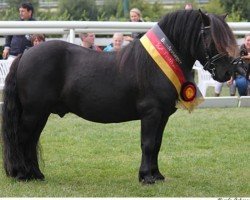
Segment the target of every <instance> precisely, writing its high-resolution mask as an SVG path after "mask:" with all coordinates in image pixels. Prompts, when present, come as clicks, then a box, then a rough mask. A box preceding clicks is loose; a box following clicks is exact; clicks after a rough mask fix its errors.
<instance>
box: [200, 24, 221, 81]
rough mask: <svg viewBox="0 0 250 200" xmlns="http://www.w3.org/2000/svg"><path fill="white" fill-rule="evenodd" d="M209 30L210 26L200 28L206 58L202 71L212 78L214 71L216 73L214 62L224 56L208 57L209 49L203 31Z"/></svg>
mask: <svg viewBox="0 0 250 200" xmlns="http://www.w3.org/2000/svg"><path fill="white" fill-rule="evenodd" d="M206 30H210V26H204V25H203V26H202V27H201V39H202V43H203V46H204V51H205V57H206V60H207V62H206V64H205V65H204V67H203V68H204V70H207V71H209V72H210V73H211V75H212V77H215V71H216V62H217V61H218V60H220V59H221V58H223V57H225V56H226V54H219V53H218V54H216V55H215V56H212V57H211V56H210V54H209V48H208V44H207V43H206V41H205V31H206Z"/></svg>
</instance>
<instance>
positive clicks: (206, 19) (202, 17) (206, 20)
mask: <svg viewBox="0 0 250 200" xmlns="http://www.w3.org/2000/svg"><path fill="white" fill-rule="evenodd" d="M199 12H200V16H201V20H202V22H203V24H204V26H209V25H210V20H209V17H208V16H207V15H206V14H205V13H204V12H202V11H201V9H199Z"/></svg>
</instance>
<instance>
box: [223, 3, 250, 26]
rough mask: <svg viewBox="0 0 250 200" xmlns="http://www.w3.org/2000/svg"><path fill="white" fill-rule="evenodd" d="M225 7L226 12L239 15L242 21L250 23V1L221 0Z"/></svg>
mask: <svg viewBox="0 0 250 200" xmlns="http://www.w3.org/2000/svg"><path fill="white" fill-rule="evenodd" d="M220 3H221V4H222V5H223V6H224V8H225V11H226V12H228V13H229V15H230V14H231V13H234V15H239V16H240V20H241V21H242V20H248V21H250V1H249V0H220Z"/></svg>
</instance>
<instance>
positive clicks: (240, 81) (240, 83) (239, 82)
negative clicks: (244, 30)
mask: <svg viewBox="0 0 250 200" xmlns="http://www.w3.org/2000/svg"><path fill="white" fill-rule="evenodd" d="M240 50H241V51H242V50H244V51H246V52H247V55H245V56H243V57H242V58H243V59H245V60H246V61H249V58H250V34H246V35H245V40H244V44H242V45H241V47H240ZM248 68H249V64H248ZM248 70H249V69H248ZM248 75H249V74H248ZM233 79H234V80H235V84H236V87H237V89H238V92H239V95H240V96H247V95H250V91H249V88H250V80H249V77H246V76H243V75H241V74H239V73H237V72H236V73H235V74H234V76H233Z"/></svg>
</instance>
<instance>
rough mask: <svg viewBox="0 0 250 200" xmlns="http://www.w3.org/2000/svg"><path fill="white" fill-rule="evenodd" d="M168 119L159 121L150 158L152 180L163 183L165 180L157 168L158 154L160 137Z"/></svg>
mask: <svg viewBox="0 0 250 200" xmlns="http://www.w3.org/2000/svg"><path fill="white" fill-rule="evenodd" d="M167 121H168V117H165V118H162V119H161V120H160V122H161V124H160V125H159V128H158V131H157V133H156V134H157V135H156V140H155V141H156V142H155V148H154V153H153V156H152V168H151V173H152V176H153V178H154V179H155V180H156V181H157V180H158V181H163V180H165V177H164V176H163V175H162V174H161V172H160V170H159V167H158V154H159V151H160V148H161V142H162V135H163V132H164V129H165V126H166V124H167Z"/></svg>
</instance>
